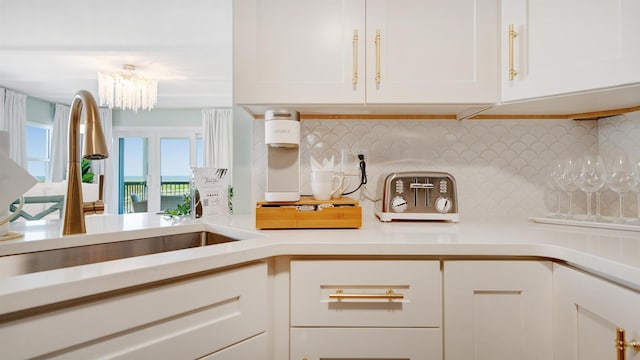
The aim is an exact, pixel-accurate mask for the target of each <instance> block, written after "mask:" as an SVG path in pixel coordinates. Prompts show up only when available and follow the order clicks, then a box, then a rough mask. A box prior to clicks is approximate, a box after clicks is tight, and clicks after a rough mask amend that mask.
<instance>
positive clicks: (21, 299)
mask: <svg viewBox="0 0 640 360" xmlns="http://www.w3.org/2000/svg"><path fill="white" fill-rule="evenodd" d="M249 224H250V221H248V222H247V221H246V219H245V220H244V221H240V222H236V223H233V222H222V223H187V224H182V225H179V226H176V225H172V226H168V227H164V228H162V227H160V228H158V227H153V228H150V229H133V230H128V231H125V233H126V234H124V235H122V236H125V237H128V236H137V235H139V234H140V233H141V232H142V233H144V234H147V235H148V234H149V233H157V234H161V233H179V232H188V231H194V230H197V231H201V230H214V231H219V232H225V231H229V232H234V231H241V232H244V233H245V234H253V235H255V236H254V237H252V238H246V239H245V240H242V241H238V242H232V243H225V244H220V245H216V246H211V247H204V248H195V249H185V250H180V251H174V252H170V253H162V254H155V255H150V256H144V257H136V258H129V259H122V260H118V261H111V262H104V263H98V264H91V265H85V266H82V267H76V268H68V269H60V270H52V271H47V272H41V273H33V274H26V275H20V276H13V277H8V278H2V279H0V314H6V313H10V312H15V311H20V310H24V309H29V308H32V307H36V306H42V305H46V304H50V303H56V302H60V301H65V300H69V299H74V298H79V297H84V296H90V295H93V294H98V293H103V292H108V291H113V290H118V289H122V288H126V287H131V286H136V285H140V284H143V283H149V282H154V281H160V280H164V279H167V278H172V277H177V276H183V275H188V274H192V273H198V272H203V271H208V270H214V269H219V268H224V267H228V266H233V265H237V264H242V263H247V262H252V261H259V260H263V259H267V258H270V257H274V256H309V255H317V256H321V255H325V256H339V255H351V256H357V255H365V256H367V255H368V256H442V257H451V256H474V257H539V258H549V259H552V260H555V261H560V262H566V263H569V264H571V265H574V266H576V267H579V268H582V269H585V270H587V271H589V272H591V273H593V274H596V275H599V276H603V277H606V278H608V279H610V280H613V281H615V282H618V283H620V284H622V285H624V286H627V287H630V288H632V289H635V290H636V291H640V267H636V266H631V265H629V264H624V263H622V262H618V261H615V260H613V259H611V258H610V257H607V256H601V255H599V254H597V252H594V251H581V250H580V249H576V248H572V247H571V246H567V244H562V243H560V244H555V243H554V241H556V240H558V239H556V237H563V234H567V237H572V236H573V237H578V238H580V237H581V235H580V234H581V232H580V231H577V230H575V229H566V228H560V229H557V228H554V227H552V228H550V229H551V230H549V231H551V233H552V234H554V235H553V236H548V235H547V238H541V239H536V236H540V237H544V236H545V235H544V234H545V233H546V231H547V229H549V228H545V227H544V226H538V225H535V226H534V227H530V225H529V224H518V225H515V226H514V225H513V224H510V225H508V226H507V225H505V229H503V230H500V229H493V230H492V231H491V232H488V233H486V234H481V233H479V234H475V233H477V232H478V229H482V228H485V227H484V226H482V227H478V228H474V227H473V226H470V229H469V231H466V230H465V229H466V226H465V225H462V224H455V225H439V226H429V227H424V226H423V227H421V226H419V225H405V226H397V227H393V226H386V225H383V226H382V227H380V226H378V225H372V226H371V228H367V227H363V229H361V230H299V231H290V230H288V231H262V232H260V231H256V230H255V229H251V225H249ZM467 226H469V225H467ZM514 231H515V232H521V233H522V234H520V236H519V237H518V238H517V239H516V237H512V235H510V233H512V232H514ZM465 232H469V233H473V234H475V235H474V236H476V237H477V240H474V239H471V238H469V236H472V235H471V234H465ZM108 234H111V235H109V236H105V235H104V234H102V235H99V234H98V235H93V237H92V235H86V236H84V237H81V236H80V237H77V238H78V239H80V238H84V239H88V241H100V240H104V239H105V237H112V236H113V232H110V233H108ZM132 234H134V235H132ZM491 234H501V235H500V236H497V237H496V238H495V239H489V238H487V237H491V236H492V235H491ZM558 234H560V235H558ZM583 234H587V233H583ZM589 234H592V232H589ZM247 236H249V235H247ZM585 236H586V235H585ZM594 236H596V237H602V238H603V239H604V240H607V237H609V238H611V240H612V241H613V240H615V239H616V238H618V237H619V236H622V237H623V238H624V239H625V240H626V239H631V240H630V241H632V243H633V244H636V242H637V243H638V244H640V239H639V238H637V237H636V236H635V235H634V234H626V233H620V232H606V231H605V232H596V233H595V235H594ZM498 237H500V238H498ZM585 241H588V239H585ZM30 246H33V245H30Z"/></svg>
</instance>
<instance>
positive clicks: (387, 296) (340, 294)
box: [329, 289, 404, 301]
mask: <svg viewBox="0 0 640 360" xmlns="http://www.w3.org/2000/svg"><path fill="white" fill-rule="evenodd" d="M329 299H337V300H346V299H384V300H389V301H393V300H402V299H404V295H403V294H396V293H395V292H394V291H393V289H387V291H386V292H385V293H384V294H345V293H344V291H343V290H342V289H336V292H335V293H333V294H329Z"/></svg>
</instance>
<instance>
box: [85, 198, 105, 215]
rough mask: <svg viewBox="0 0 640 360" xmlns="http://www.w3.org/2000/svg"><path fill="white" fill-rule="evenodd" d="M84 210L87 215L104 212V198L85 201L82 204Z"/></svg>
mask: <svg viewBox="0 0 640 360" xmlns="http://www.w3.org/2000/svg"><path fill="white" fill-rule="evenodd" d="M82 212H83V213H84V214H85V215H94V214H103V213H104V202H102V200H96V201H89V202H85V203H83V204H82Z"/></svg>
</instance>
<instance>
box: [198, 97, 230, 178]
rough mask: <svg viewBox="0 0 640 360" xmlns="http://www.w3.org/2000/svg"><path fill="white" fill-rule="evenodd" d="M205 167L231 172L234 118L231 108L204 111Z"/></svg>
mask: <svg viewBox="0 0 640 360" xmlns="http://www.w3.org/2000/svg"><path fill="white" fill-rule="evenodd" d="M202 132H203V140H204V144H203V145H204V146H203V148H204V166H205V167H213V168H225V169H229V171H231V165H232V160H233V153H232V151H233V116H232V111H231V109H230V108H217V109H203V110H202Z"/></svg>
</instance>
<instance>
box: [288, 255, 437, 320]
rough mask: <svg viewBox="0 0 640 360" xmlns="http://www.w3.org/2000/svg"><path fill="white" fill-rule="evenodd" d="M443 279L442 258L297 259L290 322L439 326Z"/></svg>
mask: <svg viewBox="0 0 640 360" xmlns="http://www.w3.org/2000/svg"><path fill="white" fill-rule="evenodd" d="M441 281H442V276H441V271H440V263H439V261H414V260H406V261H401V260H299V261H292V263H291V326H347V327H352V326H378V327H385V326H388V327H408V326H418V327H440V324H441V319H442V316H441V308H442V303H441V301H442V300H441V299H442V296H441ZM390 291H393V294H391V296H387V295H389V294H386V293H387V292H390ZM394 296H395V298H393V299H390V298H392V297H394Z"/></svg>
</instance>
